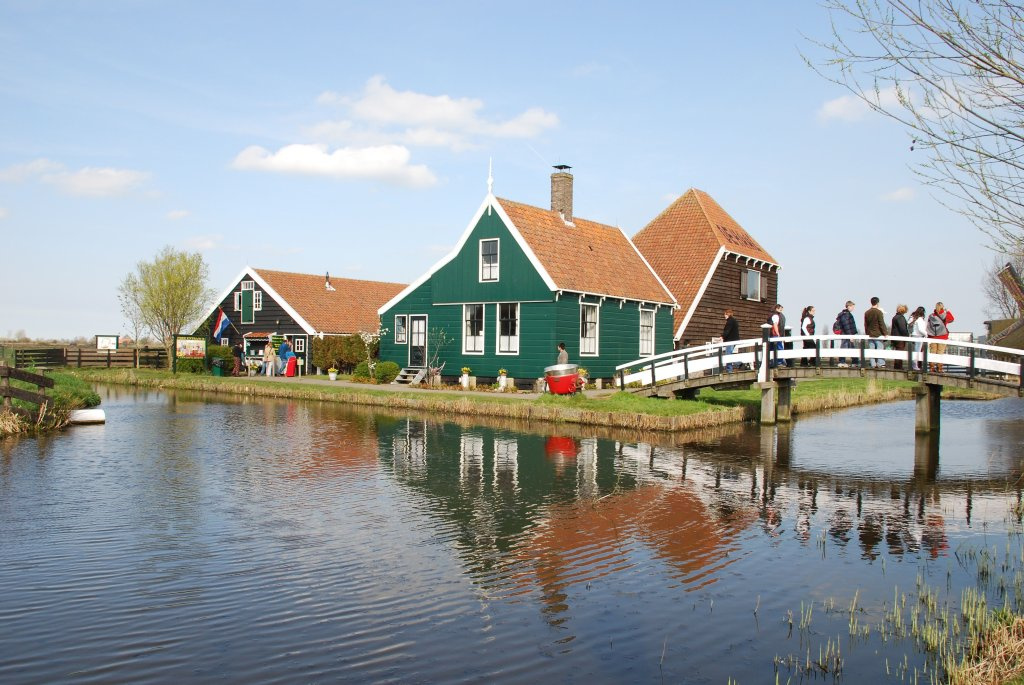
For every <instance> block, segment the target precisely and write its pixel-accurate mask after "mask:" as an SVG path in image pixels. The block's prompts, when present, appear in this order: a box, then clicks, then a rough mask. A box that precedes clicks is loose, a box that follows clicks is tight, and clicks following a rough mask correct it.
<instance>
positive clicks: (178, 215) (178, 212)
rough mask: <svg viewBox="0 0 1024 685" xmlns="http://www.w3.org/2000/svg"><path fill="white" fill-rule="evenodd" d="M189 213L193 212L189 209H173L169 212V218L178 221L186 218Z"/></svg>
mask: <svg viewBox="0 0 1024 685" xmlns="http://www.w3.org/2000/svg"><path fill="white" fill-rule="evenodd" d="M189 214H191V212H189V211H188V210H187V209H173V210H171V211H169V212H167V218H168V219H170V220H171V221H177V220H178V219H184V218H185V217H187V216H188V215H189Z"/></svg>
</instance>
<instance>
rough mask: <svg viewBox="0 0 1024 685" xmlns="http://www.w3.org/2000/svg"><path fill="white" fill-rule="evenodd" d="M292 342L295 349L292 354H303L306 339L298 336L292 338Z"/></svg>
mask: <svg viewBox="0 0 1024 685" xmlns="http://www.w3.org/2000/svg"><path fill="white" fill-rule="evenodd" d="M294 340H295V349H293V350H292V352H294V353H296V354H299V353H300V352H305V351H306V337H305V336H302V335H299V336H296V337H295V338H294Z"/></svg>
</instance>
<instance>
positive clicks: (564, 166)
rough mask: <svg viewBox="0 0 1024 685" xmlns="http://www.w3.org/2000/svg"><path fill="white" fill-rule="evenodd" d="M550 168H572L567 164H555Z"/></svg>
mask: <svg viewBox="0 0 1024 685" xmlns="http://www.w3.org/2000/svg"><path fill="white" fill-rule="evenodd" d="M551 168H552V169H558V170H559V171H565V170H566V169H572V167H571V166H569V165H568V164H555V165H554V166H553V167H551Z"/></svg>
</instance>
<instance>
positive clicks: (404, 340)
mask: <svg viewBox="0 0 1024 685" xmlns="http://www.w3.org/2000/svg"><path fill="white" fill-rule="evenodd" d="M674 308H675V300H674V299H673V297H672V295H671V294H670V293H669V292H668V290H667V289H666V288H665V286H664V284H663V283H662V282H661V280H660V279H659V278H658V276H657V275H656V274H655V273H654V271H653V270H652V269H651V268H650V266H649V265H648V264H647V262H646V261H645V260H644V258H643V257H642V256H641V255H640V253H639V251H638V250H637V249H636V247H635V246H634V245H633V243H632V242H631V241H630V239H629V238H628V237H627V236H626V235H625V234H624V233H623V232H622V231H621V230H620V229H618V228H614V227H612V226H606V225H603V224H599V223H596V222H593V221H587V220H584V219H579V218H576V217H574V216H573V214H572V175H571V174H569V173H567V172H565V171H564V170H560V171H558V172H556V173H555V174H552V176H551V209H541V208H539V207H532V206H530V205H524V204H521V203H518V202H512V201H510V200H505V199H500V198H496V197H495V196H494V195H493V194H491V193H488V194H487V197H486V198H484V201H483V203H482V204H481V205H480V208H479V209H478V210H477V212H476V214H475V215H474V217H473V219H472V220H471V221H470V222H469V226H468V227H467V228H466V230H465V231H464V232H463V234H462V237H461V238H460V239H459V241H458V244H457V245H456V246H455V249H454V250H452V252H451V253H450V254H449V255H448V256H447V257H445V258H444V259H442V260H441V261H440V262H438V263H437V264H436V265H435V266H434V267H433V268H432V269H430V271H428V272H427V273H425V274H424V275H423V276H421V277H420V278H418V279H417V280H416V281H415V282H413V283H412V284H411V285H410V286H409V287H407V288H406V289H405V290H403V291H402V292H401V293H399V294H398V295H397V296H396V297H395V298H394V299H392V300H391V301H390V302H388V303H387V304H385V305H384V306H383V307H381V308H380V310H379V313H380V317H381V323H382V325H383V326H384V327H385V328H387V329H388V334H387V335H386V336H385V337H384V338H383V339H382V340H381V346H380V358H381V359H383V360H389V361H393V362H396V363H397V364H398V365H399V366H401V367H406V368H424V367H425V366H426V365H427V364H428V363H429V362H430V361H431V359H432V357H433V353H434V350H432V349H430V348H431V346H432V345H433V344H434V341H435V340H436V336H435V335H434V334H433V331H438V330H440V331H444V333H445V335H446V337H447V339H448V340H449V341H450V342H448V344H447V345H446V346H445V347H444V348H443V349H441V350H440V351H439V356H438V358H437V361H438V364H440V363H441V362H443V363H444V364H445V367H444V375H446V376H457V375H458V374H459V370H460V369H461V368H462V367H467V366H468V367H470V368H471V369H472V373H473V375H476V376H480V377H484V378H493V377H495V376H497V375H498V370H499V369H506V370H507V371H508V375H509V376H511V377H513V378H517V379H535V378H538V377H540V376H541V375H543V369H544V367H545V366H549V365H551V364H554V363H555V357H556V349H555V347H556V345H557V344H558V343H559V342H564V343H565V346H566V349H567V350H568V353H569V361H570V362H572V363H578V364H580V365H581V366H584V367H586V368H587V369H589V370H590V373H591V376H592V377H595V378H610V377H612V376H613V375H614V369H615V366H616V365H618V364H622V363H625V362H629V361H632V360H634V359H637V358H638V357H643V356H650V355H653V354H659V353H662V352H668V351H670V350H671V349H672V333H673V330H672V316H673V311H674Z"/></svg>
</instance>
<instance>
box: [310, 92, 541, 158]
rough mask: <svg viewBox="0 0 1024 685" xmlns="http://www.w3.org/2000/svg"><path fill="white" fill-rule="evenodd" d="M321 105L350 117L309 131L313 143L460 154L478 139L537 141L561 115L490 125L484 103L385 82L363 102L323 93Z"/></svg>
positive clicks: (532, 114)
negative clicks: (420, 148) (447, 150)
mask: <svg viewBox="0 0 1024 685" xmlns="http://www.w3.org/2000/svg"><path fill="white" fill-rule="evenodd" d="M317 103H318V104H321V105H329V106H340V107H342V108H344V109H347V110H348V115H349V116H350V117H351V119H342V120H336V121H324V122H320V123H318V124H315V125H314V126H312V127H310V129H309V131H308V132H309V133H310V135H312V136H313V138H314V139H316V140H319V141H322V142H332V143H342V142H344V143H362V144H377V145H383V144H388V143H397V144H404V145H414V146H424V147H448V148H451V149H453V150H461V149H466V148H471V147H475V145H476V143H474V142H473V139H474V138H480V137H483V138H534V137H536V136H538V135H540V134H541V133H543V132H544V131H545V130H547V129H550V128H554V127H556V126H558V123H559V121H558V116H557V115H556V114H554V113H552V112H548V111H546V110H544V109H542V108H540V107H531V108H530V109H527V110H526V111H524V112H522V113H520V114H517V115H516V116H514V117H512V118H510V119H505V120H500V119H499V120H491V119H487V118H485V117H483V116H482V114H481V110H483V108H484V103H483V101H482V100H479V99H476V98H453V97H451V96H449V95H427V94H424V93H417V92H414V91H408V90H407V91H398V90H395V89H394V88H392V87H391V86H390V85H389V84H388V83H387V82H386V81H385V80H384V77H383V76H373V77H372V78H370V80H369V81H367V82H366V86H365V88H364V89H363V92H362V93H361V94H360V95H358V96H355V97H352V96H348V95H343V94H341V93H334V92H324V93H321V94H320V96H319V97H318V98H317ZM353 120H354V121H353ZM356 122H359V124H358V125H357V124H356Z"/></svg>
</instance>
